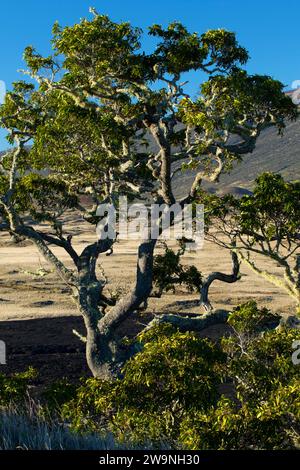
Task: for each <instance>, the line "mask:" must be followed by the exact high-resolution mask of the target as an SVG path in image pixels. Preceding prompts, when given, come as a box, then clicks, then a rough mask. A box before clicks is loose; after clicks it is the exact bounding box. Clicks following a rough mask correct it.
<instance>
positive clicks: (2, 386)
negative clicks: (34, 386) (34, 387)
mask: <svg viewBox="0 0 300 470" xmlns="http://www.w3.org/2000/svg"><path fill="white" fill-rule="evenodd" d="M36 375H37V373H36V371H35V370H34V369H33V368H32V367H29V368H28V369H27V370H26V371H25V372H18V373H15V374H12V375H5V374H0V403H1V406H2V407H3V406H7V405H9V404H10V403H12V402H13V403H16V402H20V401H22V400H24V399H25V398H26V395H27V392H28V387H29V385H30V382H31V381H32V380H33V379H34V378H35V377H36Z"/></svg>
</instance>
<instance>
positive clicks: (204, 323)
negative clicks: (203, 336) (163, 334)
mask: <svg viewBox="0 0 300 470" xmlns="http://www.w3.org/2000/svg"><path fill="white" fill-rule="evenodd" d="M230 313H231V312H230V311H227V310H215V311H214V312H210V313H206V314H204V315H198V316H195V317H184V316H183V315H173V314H163V315H157V316H155V318H154V319H153V320H152V321H151V322H150V323H149V325H148V326H147V327H146V328H145V330H148V329H150V328H152V327H153V326H154V325H160V324H162V323H170V324H171V325H173V326H175V327H176V328H179V329H180V330H181V331H201V330H204V329H205V328H208V327H209V326H211V325H216V324H219V323H227V319H228V317H229V315H230Z"/></svg>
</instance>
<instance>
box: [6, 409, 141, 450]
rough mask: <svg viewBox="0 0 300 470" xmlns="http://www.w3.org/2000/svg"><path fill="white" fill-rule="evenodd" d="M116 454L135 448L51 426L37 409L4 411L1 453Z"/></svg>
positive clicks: (63, 426) (112, 440)
mask: <svg viewBox="0 0 300 470" xmlns="http://www.w3.org/2000/svg"><path fill="white" fill-rule="evenodd" d="M15 449H24V450H113V449H130V450H133V449H134V447H132V446H130V445H126V444H124V445H123V444H122V445H121V444H118V443H116V442H115V440H114V438H113V436H111V435H110V434H107V435H106V436H100V435H97V434H88V435H81V434H77V433H74V432H72V431H71V430H70V429H69V428H68V427H67V426H66V425H65V424H60V423H57V422H55V421H53V420H52V421H51V422H47V421H46V420H45V419H44V418H43V417H41V416H39V414H38V412H37V411H35V410H34V409H33V408H28V409H25V411H24V410H23V411H21V412H20V411H19V410H18V409H17V408H15V407H10V408H8V409H5V410H2V411H0V450H15Z"/></svg>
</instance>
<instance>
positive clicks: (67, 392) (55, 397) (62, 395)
mask: <svg viewBox="0 0 300 470" xmlns="http://www.w3.org/2000/svg"><path fill="white" fill-rule="evenodd" d="M76 389H77V387H76V385H75V384H73V383H70V382H69V381H68V379H67V378H63V379H61V380H58V381H56V382H53V383H52V384H51V385H49V386H48V387H47V389H46V390H45V392H44V393H43V398H44V400H45V401H46V405H47V409H48V410H50V411H57V410H59V409H60V407H61V406H62V405H64V404H65V403H68V402H69V401H70V400H72V399H73V398H74V396H75V395H76Z"/></svg>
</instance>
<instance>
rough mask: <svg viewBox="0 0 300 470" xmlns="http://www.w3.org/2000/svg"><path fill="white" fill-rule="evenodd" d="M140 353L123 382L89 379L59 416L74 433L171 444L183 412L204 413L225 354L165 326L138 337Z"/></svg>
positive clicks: (214, 391) (128, 366)
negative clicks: (92, 431)
mask: <svg viewBox="0 0 300 470" xmlns="http://www.w3.org/2000/svg"><path fill="white" fill-rule="evenodd" d="M139 341H140V342H141V344H142V346H143V349H142V350H141V352H139V353H138V354H137V355H136V356H134V357H133V358H132V359H131V360H129V361H128V362H127V364H126V366H125V368H124V370H123V374H124V377H123V379H118V380H117V381H115V382H112V383H108V382H102V381H100V380H97V379H88V380H87V381H86V383H84V384H83V385H82V386H81V387H80V388H79V389H78V392H77V397H76V399H75V400H73V401H71V402H69V403H68V404H67V405H65V407H64V415H65V417H67V418H68V419H71V420H72V422H73V425H74V426H75V428H76V429H90V428H92V429H103V428H102V427H103V426H104V425H105V426H108V427H109V429H110V430H112V431H113V432H114V433H115V434H116V435H117V436H118V439H122V438H123V439H124V436H125V435H127V436H131V439H132V440H134V441H144V440H147V439H151V440H154V441H155V440H156V441H161V440H162V439H166V438H168V439H169V440H172V439H174V438H175V437H176V435H177V433H178V426H179V423H180V421H181V419H182V416H183V415H184V413H186V412H188V411H189V410H193V409H208V408H209V407H210V406H211V405H212V404H213V403H215V402H216V399H217V384H218V383H219V382H220V380H221V372H220V364H221V363H222V362H223V361H224V354H222V352H221V351H220V350H219V348H218V347H217V346H215V345H213V344H212V343H211V342H210V341H209V340H207V339H199V338H197V337H196V335H194V334H193V333H180V332H179V331H176V330H175V329H174V328H173V327H171V326H169V325H165V326H163V327H161V328H157V327H155V328H153V329H151V330H149V331H148V332H146V333H144V334H142V335H141V336H140V337H139Z"/></svg>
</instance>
